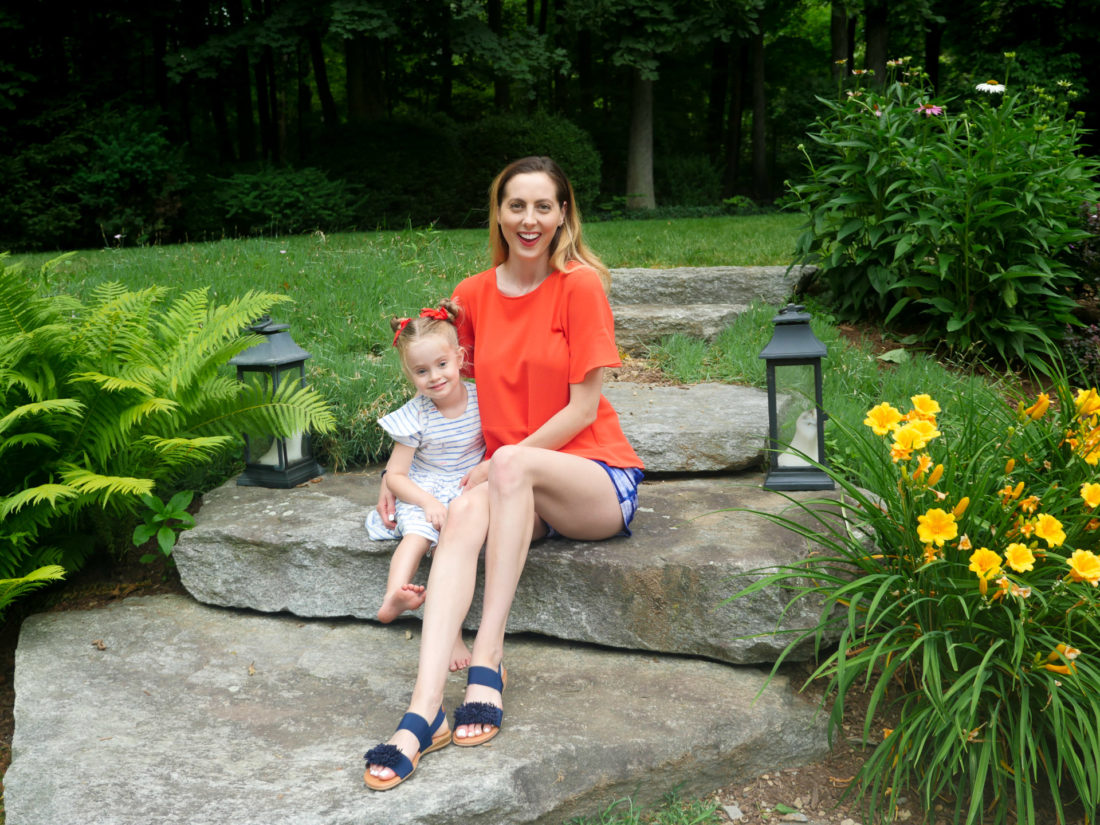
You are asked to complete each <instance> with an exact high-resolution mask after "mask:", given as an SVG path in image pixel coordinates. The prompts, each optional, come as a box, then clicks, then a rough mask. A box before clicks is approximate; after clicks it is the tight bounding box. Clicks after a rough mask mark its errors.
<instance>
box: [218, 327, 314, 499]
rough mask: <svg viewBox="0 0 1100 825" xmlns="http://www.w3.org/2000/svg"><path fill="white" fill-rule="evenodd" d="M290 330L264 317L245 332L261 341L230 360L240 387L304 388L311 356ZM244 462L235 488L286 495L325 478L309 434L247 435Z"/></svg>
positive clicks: (245, 437)
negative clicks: (283, 491)
mask: <svg viewBox="0 0 1100 825" xmlns="http://www.w3.org/2000/svg"><path fill="white" fill-rule="evenodd" d="M289 328H290V325H289V324H276V323H273V322H272V320H271V318H270V317H269V316H267V315H265V316H264V317H263V318H261V319H260V320H259V321H257V322H256V323H255V324H253V325H252V326H250V327H249V330H251V331H252V332H257V333H259V334H260V335H262V336H264V340H263V341H261V342H260V343H258V344H256V345H255V346H252V347H249V348H248V349H246V350H245V351H244V352H242V353H241V354H240V355H237V356H235V357H234V358H231V359H230V361H229V363H230V364H233V365H235V366H236V367H237V380H238V381H241V382H244V383H250V382H258V383H262V384H264V385H265V388H266V387H270V388H271V391H272V392H274V391H275V390H277V389H279V386H280V385H281V384H282V382H283V381H293V380H295V379H297V381H298V382H299V385H300V386H303V387H304V386H305V384H306V359H307V358H309V353H308V352H306V351H305V350H304V349H302V348H301V347H300V346H298V345H297V344H296V343H294V339H293V338H291V337H290V333H289V332H287V330H288V329H289ZM244 462H245V468H244V472H243V473H241V474H240V476H238V477H237V484H239V485H241V486H243V487H278V488H282V489H286V488H289V487H296V486H298V485H299V484H301V483H302V482H304V481H309V480H310V479H311V478H316V477H317V476H319V475H321V474H322V473H323V472H324V470H323V469H322V468H321V465H320V464H318V463H317V462H316V461H315V460H314V458H313V444H312V442H311V440H310V434H309V432H308V431H306V432H300V433H293V434H291V435H289V436H273V435H271V434H270V433H268V434H262V433H251V434H250V433H245V434H244Z"/></svg>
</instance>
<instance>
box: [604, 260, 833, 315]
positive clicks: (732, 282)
mask: <svg viewBox="0 0 1100 825" xmlns="http://www.w3.org/2000/svg"><path fill="white" fill-rule="evenodd" d="M816 271H817V268H816V267H813V266H795V267H785V266H706V267H675V268H671V269H613V270H611V296H610V297H611V303H612V304H746V303H749V302H750V301H754V300H756V301H763V302H764V303H767V304H772V305H774V306H775V307H776V309H779V308H781V307H783V306H784V305H786V303H787V301H788V299H789V298H790V296H791V295H792V294H793V293H794V292H795V290H796V288H797V287H798V284H799V282H800V281H801V280H803V279H804V278H808V277H809V276H811V275H812V273H814V272H816Z"/></svg>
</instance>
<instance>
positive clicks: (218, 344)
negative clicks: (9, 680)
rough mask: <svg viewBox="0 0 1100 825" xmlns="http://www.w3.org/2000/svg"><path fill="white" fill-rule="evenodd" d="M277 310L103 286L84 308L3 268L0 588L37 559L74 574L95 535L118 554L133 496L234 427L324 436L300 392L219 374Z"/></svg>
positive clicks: (311, 401)
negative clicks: (258, 322)
mask: <svg viewBox="0 0 1100 825" xmlns="http://www.w3.org/2000/svg"><path fill="white" fill-rule="evenodd" d="M0 259H2V256H0ZM283 300H286V298H285V296H279V295H271V294H264V293H256V292H249V293H247V294H245V295H243V296H240V297H238V298H234V299H232V300H230V301H228V302H227V303H224V304H221V305H216V304H214V303H212V302H211V300H210V293H209V290H206V289H201V290H193V291H191V292H188V293H186V294H184V295H182V296H179V297H178V298H175V299H174V300H171V301H168V290H166V289H164V288H162V287H149V288H147V289H142V290H138V291H129V290H127V289H126V288H124V287H123V286H121V285H120V284H114V283H112V284H103V285H100V286H98V287H96V289H95V290H94V291H93V293H92V296H91V298H90V299H89V300H88V302H87V303H86V304H85V303H81V302H80V301H77V300H76V299H74V298H71V297H68V296H43V295H40V294H39V293H38V292H37V290H36V289H35V287H34V285H33V283H32V282H31V281H30V280H29V279H28V278H27V277H26V276H25V275H24V274H23V272H22V269H21V268H20V267H18V266H10V265H9V266H5V267H4V268H3V270H2V274H0V455H2V456H3V461H0V579H3V578H8V579H12V580H19V579H22V578H23V577H25V576H27V575H30V574H32V573H33V572H34V571H35V570H37V569H38V568H39V567H42V566H43V564H47V563H56V564H60V565H62V566H63V567H65V568H67V569H74V568H75V567H77V566H79V564H80V563H81V562H82V558H83V554H84V551H83V550H78V551H73V550H72V549H70V548H71V547H73V546H75V545H76V544H79V543H78V542H73V541H70V539H75V538H78V537H80V536H82V535H98V534H99V533H100V532H102V526H103V525H108V527H109V528H110V529H113V531H114V535H113V536H108V537H107V541H108V543H114V544H115V546H116V548H121V547H125V546H127V545H128V537H129V533H130V530H131V529H132V526H133V513H134V511H135V509H136V508H137V507H138V506H140V500H141V497H142V496H144V495H148V494H150V493H152V492H153V491H154V490H156V491H157V492H158V493H163V492H168V493H171V492H172V491H173V486H174V485H175V484H177V483H178V482H179V480H180V479H181V478H183V477H184V474H186V473H193V472H194V470H195V468H196V467H202V466H207V465H209V463H210V462H212V461H213V460H214V459H217V458H218V457H220V456H222V455H224V454H225V453H226V452H227V451H228V450H231V449H233V448H234V447H235V445H238V444H239V443H240V434H241V433H242V432H244V431H249V432H269V433H273V434H277V435H289V434H291V433H294V432H300V431H303V430H314V431H316V432H319V433H324V432H328V431H331V429H332V428H333V426H334V419H333V416H332V414H331V412H330V410H329V408H328V404H327V402H326V401H325V399H323V398H322V397H321V396H320V395H318V394H317V393H316V391H314V390H313V389H312V388H309V387H305V388H303V387H300V386H298V385H297V384H296V383H295V382H286V383H284V384H283V386H281V387H280V388H279V390H278V391H277V392H271V391H270V389H267V390H265V389H264V388H263V387H258V386H254V385H245V384H242V383H240V382H238V381H237V380H236V379H235V377H234V376H233V375H232V374H231V372H230V370H229V368H228V366H227V362H228V361H229V359H230V358H232V357H233V356H234V355H237V354H238V353H240V352H243V351H244V350H245V349H247V348H248V347H250V346H252V345H253V344H255V343H257V342H258V341H259V340H260V337H259V336H257V335H254V334H251V333H249V332H248V331H247V328H248V325H249V324H250V323H252V322H253V321H254V320H255V319H257V318H259V317H260V316H262V315H264V314H266V313H267V312H268V311H269V310H270V309H271V307H272V306H273V305H274V304H276V303H278V302H280V301H283ZM124 537H125V538H124ZM101 549H104V548H101ZM107 549H110V548H107ZM0 599H2V595H0Z"/></svg>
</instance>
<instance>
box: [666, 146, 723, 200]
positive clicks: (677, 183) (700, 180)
mask: <svg viewBox="0 0 1100 825" xmlns="http://www.w3.org/2000/svg"><path fill="white" fill-rule="evenodd" d="M653 176H654V178H655V181H654V182H655V184H656V186H655V188H656V192H657V202H658V203H660V204H662V205H666V206H667V205H674V206H714V205H715V204H718V203H720V202H721V201H722V170H721V169H717V168H715V166H714V164H713V163H711V161H710V158H708V157H707V156H706V155H671V156H668V157H660V158H658V160H657V162H656V163H654V168H653Z"/></svg>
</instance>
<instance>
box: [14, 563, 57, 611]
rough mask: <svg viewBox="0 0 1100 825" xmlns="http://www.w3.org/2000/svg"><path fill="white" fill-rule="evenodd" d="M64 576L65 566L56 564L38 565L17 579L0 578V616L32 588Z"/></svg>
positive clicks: (34, 588)
mask: <svg viewBox="0 0 1100 825" xmlns="http://www.w3.org/2000/svg"><path fill="white" fill-rule="evenodd" d="M63 578H65V568H64V567H61V566H60V565H57V564H51V565H47V566H45V567H39V568H38V569H37V570H34V571H32V572H30V573H28V574H27V575H26V576H21V577H20V578H18V579H0V616H2V615H3V614H4V611H5V610H6V609H7V607H8V605H10V604H11V603H12V602H14V601H15V600H16V599H18V598H19V597H20V596H24V595H26V594H27V593H29V592H30V591H32V590H37V589H38V588H39V587H43V586H44V585H47V584H49V583H50V582H55V581H58V580H59V579H63Z"/></svg>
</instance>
